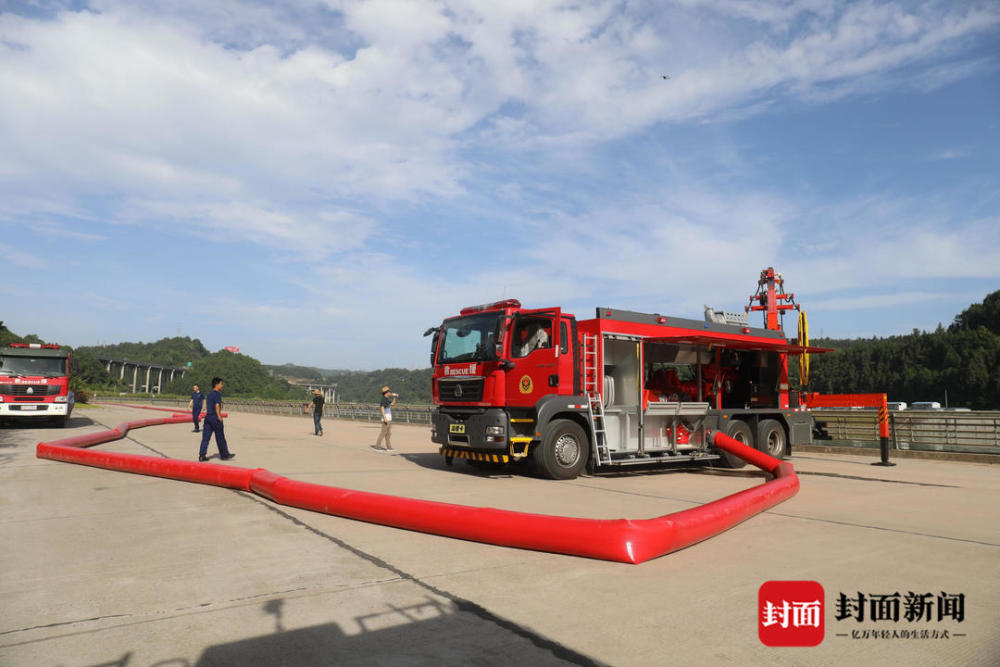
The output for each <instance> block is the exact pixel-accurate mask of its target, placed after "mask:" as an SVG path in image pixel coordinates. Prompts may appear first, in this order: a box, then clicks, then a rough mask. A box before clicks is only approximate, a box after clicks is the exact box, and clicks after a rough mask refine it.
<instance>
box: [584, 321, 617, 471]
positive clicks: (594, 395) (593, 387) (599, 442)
mask: <svg viewBox="0 0 1000 667" xmlns="http://www.w3.org/2000/svg"><path fill="white" fill-rule="evenodd" d="M599 341H600V335H596V334H595V335H587V334H585V335H584V336H583V390H584V393H585V394H586V395H587V416H588V417H590V436H591V442H592V443H594V445H593V447H594V458H593V459H592V461H593V463H594V467H597V466H601V465H608V464H610V463H611V452H610V451H609V450H608V433H607V429H606V428H605V424H604V398H603V396H602V395H601V388H600V386H599V385H598V383H599V381H600V378H601V375H602V374H601V373H599V372H598V370H599V369H598V363H597V362H598V358H599V355H600V350H598V343H599Z"/></svg>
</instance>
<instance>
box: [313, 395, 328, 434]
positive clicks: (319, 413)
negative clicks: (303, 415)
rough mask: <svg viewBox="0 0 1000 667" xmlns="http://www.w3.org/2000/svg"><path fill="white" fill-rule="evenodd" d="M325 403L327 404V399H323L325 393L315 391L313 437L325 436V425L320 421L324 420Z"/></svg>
mask: <svg viewBox="0 0 1000 667" xmlns="http://www.w3.org/2000/svg"><path fill="white" fill-rule="evenodd" d="M324 403H326V399H325V398H323V392H321V391H320V390H319V389H313V426H314V427H315V432H314V433H313V435H323V424H321V423H320V421H319V420H320V419H322V418H323V404H324Z"/></svg>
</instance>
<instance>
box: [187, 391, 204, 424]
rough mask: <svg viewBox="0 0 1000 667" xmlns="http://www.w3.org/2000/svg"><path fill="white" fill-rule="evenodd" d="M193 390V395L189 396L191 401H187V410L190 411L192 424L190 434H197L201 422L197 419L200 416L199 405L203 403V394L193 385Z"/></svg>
mask: <svg viewBox="0 0 1000 667" xmlns="http://www.w3.org/2000/svg"><path fill="white" fill-rule="evenodd" d="M193 389H194V393H192V394H191V400H190V401H188V409H189V410H191V420H192V421H193V422H194V431H192V433H197V432H198V423H199V422H200V421H201V420H200V419H198V418H199V417H200V416H201V404H202V403H204V402H205V394H203V393H202V392H201V390H200V389H198V385H194V387H193Z"/></svg>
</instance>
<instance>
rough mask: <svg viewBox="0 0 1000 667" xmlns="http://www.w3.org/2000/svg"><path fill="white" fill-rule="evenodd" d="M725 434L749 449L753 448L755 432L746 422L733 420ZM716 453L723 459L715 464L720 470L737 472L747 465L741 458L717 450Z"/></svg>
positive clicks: (727, 425)
mask: <svg viewBox="0 0 1000 667" xmlns="http://www.w3.org/2000/svg"><path fill="white" fill-rule="evenodd" d="M723 432H724V433H725V434H726V435H728V436H729V437H730V438H732V439H733V440H736V441H737V442H741V443H743V444H744V445H746V446H747V447H753V430H752V429H751V428H750V425H749V424H747V423H746V422H745V421H741V420H739V419H732V420H730V421H729V423H728V424H726V429H725V431H723ZM715 453H716V454H718V455H719V456H720V457H721V458H720V459H719V460H718V461H716V462H715V465H717V466H718V467H720V468H732V469H734V470H735V469H737V468H742V467H743V466H745V465H746V464H747V462H746V461H744V460H743V459H741V458H740V457H738V456H735V455H733V454H730V453H729V452H727V451H723V450H721V449H717V450H715Z"/></svg>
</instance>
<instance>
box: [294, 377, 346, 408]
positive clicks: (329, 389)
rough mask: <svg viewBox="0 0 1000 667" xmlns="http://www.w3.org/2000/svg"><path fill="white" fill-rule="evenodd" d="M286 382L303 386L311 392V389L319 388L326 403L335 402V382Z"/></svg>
mask: <svg viewBox="0 0 1000 667" xmlns="http://www.w3.org/2000/svg"><path fill="white" fill-rule="evenodd" d="M288 384H290V385H292V386H293V387H305V388H306V389H308V390H309V391H310V392H312V390H313V389H319V390H320V391H321V392H323V400H325V401H326V402H327V403H336V402H337V385H336V383H335V384H320V383H318V382H291V381H290V382H289V383H288Z"/></svg>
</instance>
